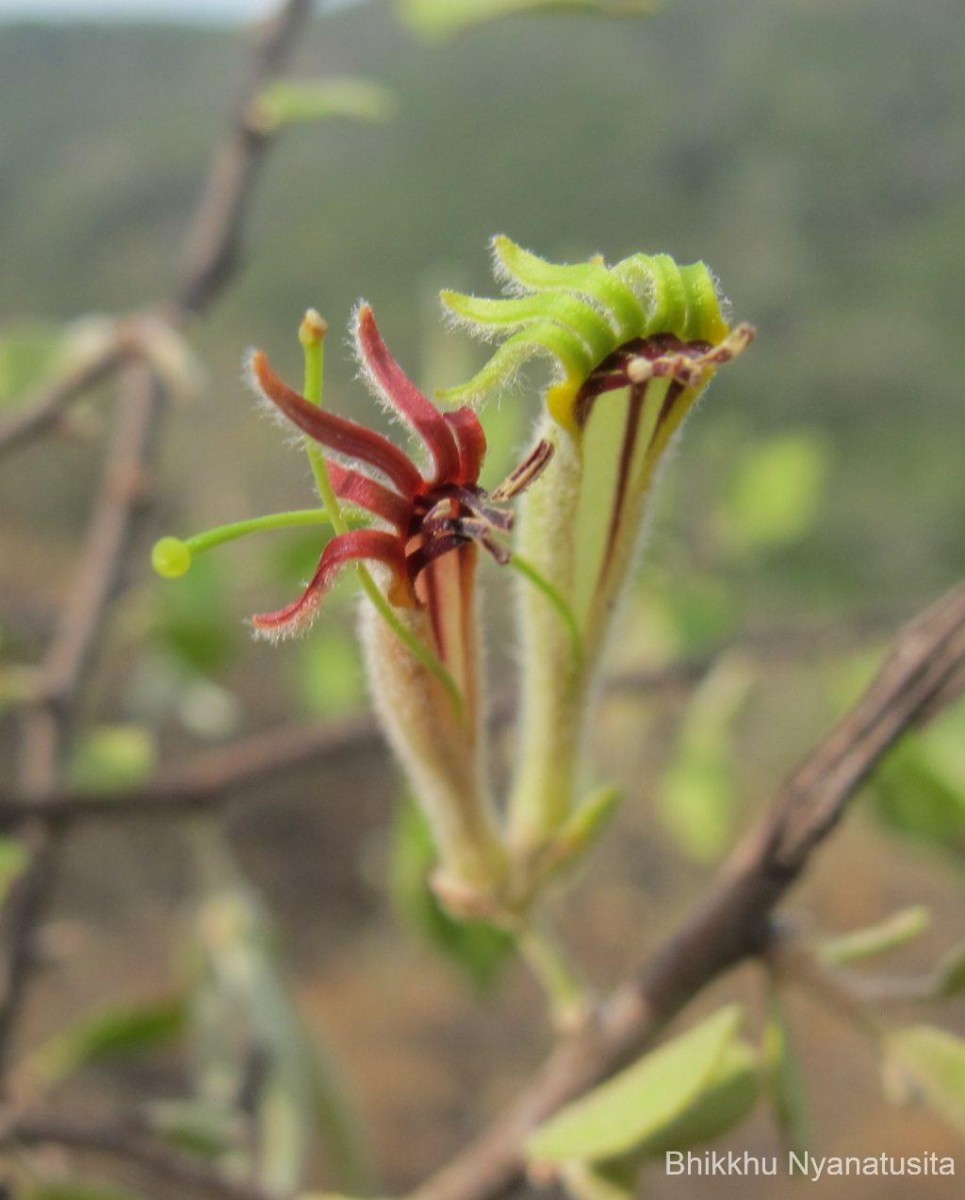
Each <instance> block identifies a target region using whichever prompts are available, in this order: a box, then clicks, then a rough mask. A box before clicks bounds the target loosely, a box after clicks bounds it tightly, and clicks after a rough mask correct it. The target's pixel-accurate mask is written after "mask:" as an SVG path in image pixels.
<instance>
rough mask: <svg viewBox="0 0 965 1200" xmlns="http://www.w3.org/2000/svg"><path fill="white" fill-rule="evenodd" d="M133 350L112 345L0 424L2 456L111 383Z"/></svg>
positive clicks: (118, 343)
mask: <svg viewBox="0 0 965 1200" xmlns="http://www.w3.org/2000/svg"><path fill="white" fill-rule="evenodd" d="M131 350H132V347H131V346H130V345H129V344H128V343H126V342H124V341H123V340H121V339H120V338H118V339H116V340H114V341H111V342H109V343H108V344H107V345H106V346H103V347H102V348H101V349H100V350H99V351H98V352H97V354H95V355H93V356H92V357H91V358H89V359H88V360H87V361H86V362H84V363H82V364H81V365H80V366H75V367H73V368H72V369H71V370H70V371H68V372H67V374H65V375H64V376H62V377H61V378H59V379H55V380H53V381H52V382H51V383H50V384H48V385H47V386H46V387H43V388H41V389H40V390H39V391H38V392H36V393H35V394H34V395H32V396H30V397H28V398H27V399H26V400H24V401H23V404H22V406H21V407H20V408H19V409H18V410H17V411H16V412H15V413H14V414H13V415H12V416H10V417H7V418H6V420H4V421H0V456H2V455H4V454H6V453H7V452H8V451H10V450H15V449H17V448H18V447H19V446H21V445H25V444H26V443H27V442H28V441H31V440H32V439H33V438H35V437H37V436H38V435H40V434H42V433H45V432H46V431H47V430H48V429H49V428H50V427H51V426H52V425H55V424H56V423H57V421H59V420H60V418H61V417H62V416H63V414H64V413H65V412H66V410H67V409H68V407H69V406H70V405H71V404H72V403H73V402H74V401H75V400H78V399H79V398H80V397H81V396H82V395H83V394H84V393H85V392H89V391H90V390H91V388H93V387H96V386H97V384H99V383H103V382H104V380H106V379H109V378H110V377H111V376H112V375H113V374H114V372H115V371H116V370H117V368H118V367H119V366H120V365H121V363H122V362H124V360H125V359H126V358H127V357H128V356H129V355H130V353H131Z"/></svg>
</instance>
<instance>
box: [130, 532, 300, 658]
mask: <svg viewBox="0 0 965 1200" xmlns="http://www.w3.org/2000/svg"><path fill="white" fill-rule="evenodd" d="M316 558H317V555H316ZM153 594H154V596H155V599H156V603H157V618H156V623H155V632H154V636H155V638H156V639H157V640H158V641H159V642H160V644H161V645H162V646H163V647H164V649H166V650H168V651H169V652H170V653H172V654H173V655H174V656H175V657H176V658H178V659H180V661H181V662H182V663H184V664H185V665H186V666H188V667H191V668H192V669H193V670H195V671H200V672H201V673H202V674H203V675H214V674H217V672H218V671H220V670H223V669H224V668H225V667H226V666H228V664H229V663H230V662H231V661H232V659H233V658H234V657H235V655H236V653H237V650H238V647H239V645H240V644H241V640H242V632H241V627H240V622H239V621H238V620H237V618H236V617H235V616H234V615H233V614H232V612H231V610H230V606H229V604H228V602H227V597H228V596H230V594H231V588H230V583H229V579H228V576H227V568H226V566H225V560H224V559H219V558H218V557H216V556H214V555H204V556H201V557H199V558H197V559H196V560H195V562H194V563H193V564H192V566H191V570H190V571H189V572H188V573H187V574H186V575H184V576H182V577H181V578H180V579H174V580H167V581H165V582H164V583H163V584H158V586H157V587H155V589H154V592H153Z"/></svg>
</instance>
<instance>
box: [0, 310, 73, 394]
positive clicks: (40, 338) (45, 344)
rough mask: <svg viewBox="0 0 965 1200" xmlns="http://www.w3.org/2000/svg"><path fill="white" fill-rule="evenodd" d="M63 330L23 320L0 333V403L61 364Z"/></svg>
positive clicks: (42, 379)
mask: <svg viewBox="0 0 965 1200" xmlns="http://www.w3.org/2000/svg"><path fill="white" fill-rule="evenodd" d="M63 351H64V331H63V329H61V328H60V327H58V326H56V325H47V324H43V323H41V322H32V321H25V322H21V323H18V324H16V325H7V326H6V327H5V328H4V330H3V332H2V334H0V405H4V404H6V403H7V402H8V401H11V400H16V399H18V398H19V397H20V396H21V395H23V394H24V393H25V392H27V391H29V390H30V389H31V388H32V387H35V386H37V385H39V384H41V383H42V382H43V381H44V379H46V378H47V377H48V376H50V375H51V374H52V373H53V371H55V370H56V368H57V366H58V365H59V364H60V362H61V360H62V357H63Z"/></svg>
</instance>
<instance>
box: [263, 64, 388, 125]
mask: <svg viewBox="0 0 965 1200" xmlns="http://www.w3.org/2000/svg"><path fill="white" fill-rule="evenodd" d="M395 110H396V103H395V97H394V96H393V94H392V93H391V92H390V91H389V90H388V89H387V88H384V87H381V86H380V85H379V84H377V83H372V82H371V81H370V80H368V79H353V78H343V79H338V78H334V77H332V78H328V79H325V80H322V81H319V82H299V81H293V80H286V81H282V82H279V83H273V84H271V85H270V86H269V87H267V88H265V89H264V90H263V91H262V93H261V94H260V95H259V97H258V101H257V105H256V109H255V122H256V124H257V125H258V127H259V128H260V129H263V130H266V131H270V130H275V129H278V128H280V127H281V126H283V125H293V124H296V123H297V124H304V123H306V122H314V121H328V120H331V119H332V118H333V117H348V118H351V119H353V120H357V121H388V120H389V119H390V118H391V117H393V116H394V115H395Z"/></svg>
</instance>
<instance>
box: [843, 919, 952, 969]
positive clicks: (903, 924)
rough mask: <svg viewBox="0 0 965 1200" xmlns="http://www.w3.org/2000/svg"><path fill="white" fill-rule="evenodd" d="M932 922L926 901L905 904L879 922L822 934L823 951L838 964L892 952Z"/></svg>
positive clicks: (912, 939) (916, 935) (911, 939)
mask: <svg viewBox="0 0 965 1200" xmlns="http://www.w3.org/2000/svg"><path fill="white" fill-rule="evenodd" d="M930 922H931V912H930V911H929V909H928V908H926V907H925V905H923V904H918V905H915V906H914V907H912V908H904V909H902V910H901V912H897V913H895V914H894V915H893V916H890V917H888V918H887V919H886V920H884V921H881V922H879V923H878V924H877V925H870V926H868V928H866V929H855V930H853V931H852V932H851V933H845V934H841V935H840V936H839V937H827V938H822V939H821V942H820V947H819V948H820V954H821V957H822V958H823V959H824V960H825V962H829V963H833V964H834V965H835V966H844V965H846V964H847V963H853V962H860V961H861V960H862V959H865V958H874V957H875V956H876V955H878V954H889V953H890V952H891V951H892V950H899V949H900V948H901V947H902V946H905V945H907V944H908V943H909V942H911V941H914V939H915V938H916V937H918V936H919V934H921V933H923V932H924V931H925V930H926V929H927V928H928V926H929V924H930Z"/></svg>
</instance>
